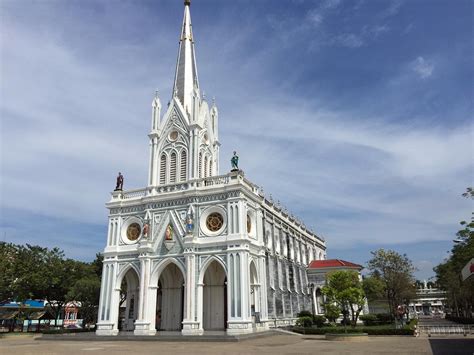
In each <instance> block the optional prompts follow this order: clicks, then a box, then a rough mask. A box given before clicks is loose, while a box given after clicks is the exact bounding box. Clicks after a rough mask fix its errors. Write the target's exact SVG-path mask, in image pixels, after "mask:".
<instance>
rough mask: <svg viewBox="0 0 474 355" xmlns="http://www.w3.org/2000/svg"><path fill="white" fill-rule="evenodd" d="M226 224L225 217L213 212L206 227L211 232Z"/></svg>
mask: <svg viewBox="0 0 474 355" xmlns="http://www.w3.org/2000/svg"><path fill="white" fill-rule="evenodd" d="M223 224H224V218H223V217H222V215H221V214H220V213H218V212H213V213H211V214H210V215H209V216H207V219H206V227H207V229H209V230H210V231H211V232H217V231H218V230H219V229H221V228H222V226H223Z"/></svg>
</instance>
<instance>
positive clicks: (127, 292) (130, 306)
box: [118, 269, 140, 331]
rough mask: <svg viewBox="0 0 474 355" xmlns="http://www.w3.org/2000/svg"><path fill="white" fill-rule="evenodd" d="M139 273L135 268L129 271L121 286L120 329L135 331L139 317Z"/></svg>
mask: <svg viewBox="0 0 474 355" xmlns="http://www.w3.org/2000/svg"><path fill="white" fill-rule="evenodd" d="M139 286H140V283H139V281H138V275H137V273H136V272H135V270H133V269H130V270H128V271H127V273H126V274H125V276H124V277H123V279H122V283H121V287H120V303H119V326H118V328H119V330H123V331H133V330H134V329H135V320H136V319H137V318H138V295H139V292H138V291H139Z"/></svg>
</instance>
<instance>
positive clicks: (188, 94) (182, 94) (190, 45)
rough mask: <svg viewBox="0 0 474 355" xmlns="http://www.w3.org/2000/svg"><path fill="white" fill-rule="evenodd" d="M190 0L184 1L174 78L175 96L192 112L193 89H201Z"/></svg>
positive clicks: (186, 109)
mask: <svg viewBox="0 0 474 355" xmlns="http://www.w3.org/2000/svg"><path fill="white" fill-rule="evenodd" d="M190 5H191V1H190V0H185V1H184V17H183V27H182V29H181V37H180V39H179V51H178V61H177V63H176V74H175V79H174V87H173V96H176V97H177V98H178V99H179V101H180V102H181V104H182V105H183V107H184V110H185V111H186V112H189V113H191V112H192V98H193V90H194V88H197V89H198V90H199V81H198V74H197V68H196V55H195V53H194V38H193V27H192V24H191V13H190V11H189V7H190Z"/></svg>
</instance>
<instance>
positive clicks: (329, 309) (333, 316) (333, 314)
mask: <svg viewBox="0 0 474 355" xmlns="http://www.w3.org/2000/svg"><path fill="white" fill-rule="evenodd" d="M341 311H342V310H341V308H340V307H339V306H338V305H337V304H335V303H330V302H326V303H324V315H325V316H326V318H327V319H328V321H329V322H331V323H336V321H337V318H339V315H340V314H341Z"/></svg>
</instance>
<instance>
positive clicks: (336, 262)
mask: <svg viewBox="0 0 474 355" xmlns="http://www.w3.org/2000/svg"><path fill="white" fill-rule="evenodd" d="M332 267H347V268H357V269H363V268H364V267H363V266H362V265H359V264H354V263H351V262H349V261H345V260H340V259H328V260H313V261H312V262H311V263H310V264H309V266H308V268H309V269H324V268H332Z"/></svg>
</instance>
